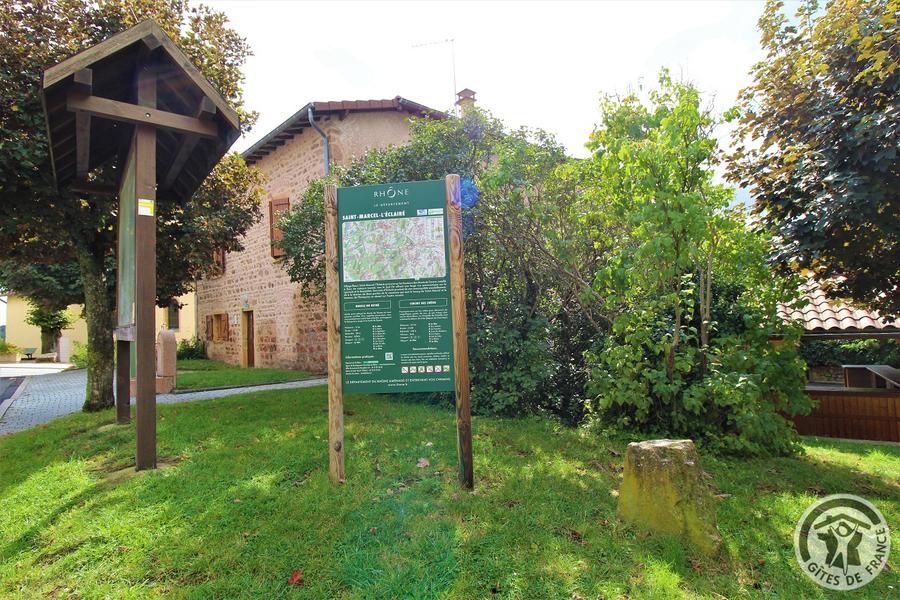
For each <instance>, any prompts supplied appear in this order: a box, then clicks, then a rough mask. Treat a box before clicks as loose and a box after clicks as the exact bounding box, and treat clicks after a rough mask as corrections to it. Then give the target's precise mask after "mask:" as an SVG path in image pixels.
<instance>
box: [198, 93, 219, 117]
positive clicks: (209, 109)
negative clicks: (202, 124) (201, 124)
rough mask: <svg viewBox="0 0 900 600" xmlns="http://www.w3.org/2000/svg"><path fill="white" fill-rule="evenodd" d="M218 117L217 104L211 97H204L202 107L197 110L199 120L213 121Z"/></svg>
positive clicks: (201, 101) (201, 102)
mask: <svg viewBox="0 0 900 600" xmlns="http://www.w3.org/2000/svg"><path fill="white" fill-rule="evenodd" d="M215 116H216V104H215V102H213V101H212V100H210V98H209V96H203V98H202V99H201V100H200V106H199V107H198V108H197V118H198V119H200V120H201V121H212V120H213V117H215Z"/></svg>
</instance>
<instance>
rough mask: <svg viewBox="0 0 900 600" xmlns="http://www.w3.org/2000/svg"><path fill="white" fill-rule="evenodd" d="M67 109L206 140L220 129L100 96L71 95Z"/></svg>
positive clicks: (154, 108)
mask: <svg viewBox="0 0 900 600" xmlns="http://www.w3.org/2000/svg"><path fill="white" fill-rule="evenodd" d="M66 108H67V109H68V110H70V111H74V112H85V113H88V114H90V115H93V116H96V117H102V118H104V119H111V120H113V121H123V122H125V123H134V124H135V125H152V126H155V127H160V128H162V129H169V130H172V131H176V132H178V133H190V134H193V135H199V136H201V137H208V138H216V137H218V135H219V128H218V127H216V124H215V123H211V122H210V121H204V120H201V119H198V118H197V117H188V116H185V115H179V114H177V113H173V112H168V111H165V110H158V109H157V108H156V107H145V106H137V105H135V104H129V103H127V102H119V101H118V100H110V99H109V98H101V97H99V96H85V95H83V94H78V93H74V92H73V93H70V94H69V95H68V96H67V97H66Z"/></svg>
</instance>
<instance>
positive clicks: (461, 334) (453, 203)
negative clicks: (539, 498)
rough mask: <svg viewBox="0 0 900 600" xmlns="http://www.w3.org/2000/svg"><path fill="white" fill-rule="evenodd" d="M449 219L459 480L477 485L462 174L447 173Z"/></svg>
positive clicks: (466, 485)
mask: <svg viewBox="0 0 900 600" xmlns="http://www.w3.org/2000/svg"><path fill="white" fill-rule="evenodd" d="M445 181H446V185H447V221H448V223H449V225H450V231H449V235H450V298H451V302H450V306H451V311H452V313H453V317H452V318H453V361H454V367H455V368H454V372H455V373H456V381H455V384H456V385H455V388H456V389H455V390H454V391H455V393H456V451H457V454H459V481H460V483H462V485H463V487H465V488H466V489H469V490H471V489H472V488H474V487H475V477H474V474H473V470H472V410H471V407H470V405H469V342H468V338H467V337H466V335H467V334H466V275H465V269H464V262H463V234H462V207H461V205H460V194H459V175H447V177H446V178H445Z"/></svg>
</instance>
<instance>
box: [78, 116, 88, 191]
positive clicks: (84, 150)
mask: <svg viewBox="0 0 900 600" xmlns="http://www.w3.org/2000/svg"><path fill="white" fill-rule="evenodd" d="M90 160H91V115H90V114H88V113H86V112H77V113H75V178H76V179H84V178H85V177H87V174H88V168H89V165H90Z"/></svg>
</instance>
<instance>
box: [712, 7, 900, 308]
mask: <svg viewBox="0 0 900 600" xmlns="http://www.w3.org/2000/svg"><path fill="white" fill-rule="evenodd" d="M898 15H900V1H898V0H841V1H833V2H828V3H827V4H826V5H825V7H824V9H822V10H819V7H818V4H817V2H816V1H815V0H806V1H804V2H803V3H802V4H801V6H800V8H799V9H798V11H797V14H796V19H794V20H790V19H788V18H787V17H786V16H785V15H784V14H783V5H782V3H781V2H779V1H775V0H769V1H768V3H767V5H766V8H765V11H764V13H763V15H762V17H761V18H760V20H759V28H760V32H761V41H762V46H763V48H764V49H765V51H766V53H767V57H766V59H765V60H764V61H761V62H759V63H758V64H757V65H756V66H754V67H753V70H752V72H751V73H752V75H753V78H754V82H753V84H752V85H750V86H749V87H747V88H746V89H744V90H743V91H742V92H741V94H740V98H739V110H738V111H736V114H739V115H740V119H739V121H738V127H737V128H736V129H735V130H734V133H733V139H734V143H735V150H734V152H733V154H732V155H731V157H730V165H729V176H730V178H731V180H732V181H734V182H737V183H740V184H741V185H742V186H744V187H747V188H749V189H750V190H751V192H752V194H753V195H754V196H755V197H756V212H757V213H758V214H759V215H760V216H761V218H762V220H763V221H764V223H765V225H766V226H767V227H768V228H769V230H770V231H771V232H772V233H773V234H774V236H775V241H776V250H775V252H774V253H773V258H774V259H775V261H777V263H778V264H780V265H781V266H782V267H783V268H785V269H788V268H789V269H793V270H805V269H808V270H810V271H811V273H812V276H813V277H814V278H815V279H816V280H817V281H818V282H819V283H820V285H822V287H823V288H825V290H826V291H827V292H828V293H829V294H830V295H832V296H833V297H849V298H851V299H853V300H855V301H856V302H857V303H859V304H862V305H865V306H868V307H871V308H875V309H878V310H879V311H881V313H882V315H884V316H891V315H893V316H897V315H900V168H898V165H900V163H898V160H897V156H898V142H900V42H898V40H900V27H898Z"/></svg>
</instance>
